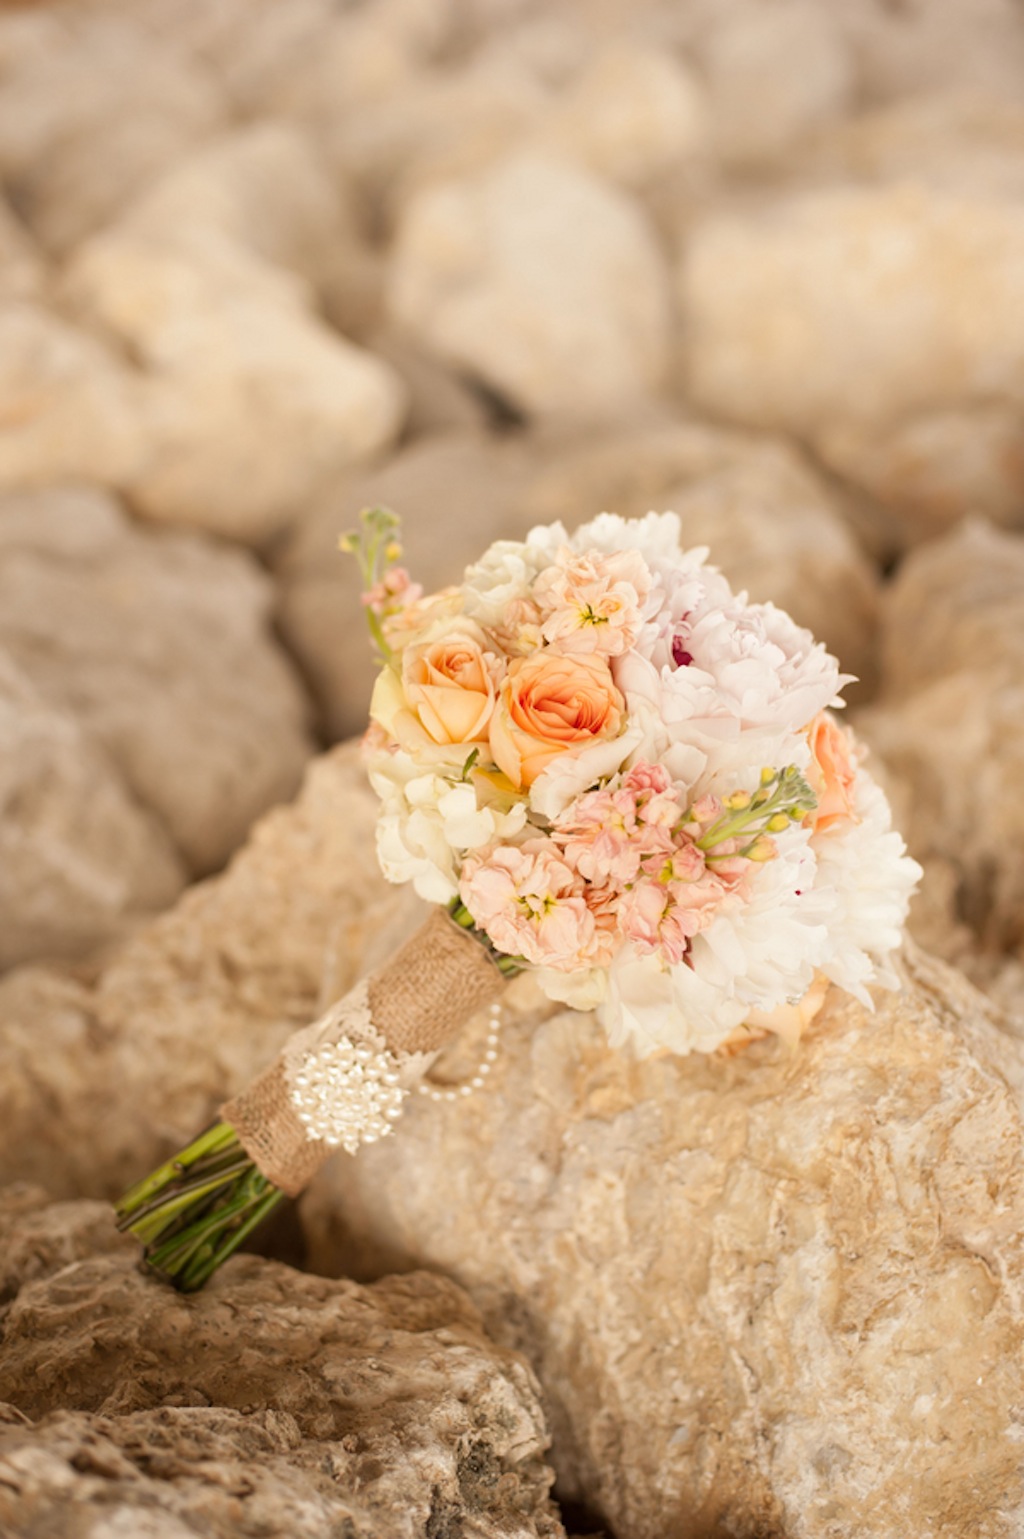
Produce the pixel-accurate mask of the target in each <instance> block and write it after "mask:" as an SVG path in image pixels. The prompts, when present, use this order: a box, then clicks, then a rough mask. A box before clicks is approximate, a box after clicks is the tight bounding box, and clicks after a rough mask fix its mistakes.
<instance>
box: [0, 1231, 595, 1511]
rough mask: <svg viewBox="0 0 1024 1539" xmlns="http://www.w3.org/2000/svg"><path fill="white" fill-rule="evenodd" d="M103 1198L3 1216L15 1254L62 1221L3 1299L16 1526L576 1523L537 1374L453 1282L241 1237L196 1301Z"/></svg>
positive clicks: (1, 1434)
mask: <svg viewBox="0 0 1024 1539" xmlns="http://www.w3.org/2000/svg"><path fill="white" fill-rule="evenodd" d="M18 1207H21V1209H22V1211H21V1212H18V1211H17V1208H18ZM98 1209H99V1205H98V1204H95V1203H74V1204H64V1205H61V1206H60V1207H51V1208H41V1209H39V1210H37V1211H30V1210H29V1211H26V1210H25V1208H24V1205H23V1202H21V1203H18V1204H17V1205H16V1206H15V1210H14V1211H13V1212H10V1211H9V1212H8V1213H6V1214H3V1215H2V1217H0V1223H2V1228H3V1230H4V1240H5V1244H4V1247H3V1249H4V1252H5V1253H8V1254H9V1251H10V1250H11V1249H13V1250H14V1251H15V1252H19V1251H20V1252H21V1253H22V1254H24V1252H25V1251H26V1250H27V1249H28V1247H30V1246H31V1245H32V1244H33V1243H37V1242H38V1240H39V1238H40V1231H41V1230H42V1233H43V1235H44V1236H45V1237H46V1240H47V1241H49V1233H48V1232H49V1231H52V1230H53V1229H55V1228H56V1229H58V1230H59V1231H63V1236H62V1237H63V1239H64V1244H63V1247H62V1249H63V1252H64V1254H63V1255H61V1253H60V1250H56V1253H54V1250H55V1248H54V1247H53V1246H52V1244H48V1249H49V1251H50V1254H49V1255H47V1257H46V1261H45V1262H44V1263H43V1265H42V1266H41V1265H39V1263H38V1262H37V1263H36V1264H35V1265H32V1264H31V1262H30V1264H29V1266H28V1268H27V1269H26V1270H27V1273H28V1275H27V1276H26V1277H25V1279H24V1280H23V1281H22V1283H21V1287H20V1290H19V1291H18V1292H17V1294H16V1297H14V1299H13V1300H12V1301H11V1302H10V1303H9V1304H8V1305H7V1308H6V1310H5V1322H4V1323H5V1332H4V1336H5V1340H4V1362H3V1366H2V1368H0V1401H2V1402H5V1404H4V1406H3V1410H2V1411H0V1526H2V1527H3V1529H4V1532H5V1533H9V1534H17V1535H18V1539H45V1536H47V1535H52V1534H55V1533H60V1534H61V1536H62V1539H115V1536H120V1539H127V1536H129V1535H130V1536H131V1539H190V1536H196V1539H198V1536H200V1535H201V1536H203V1539H234V1536H237V1535H240V1534H243V1533H244V1534H253V1535H254V1534H257V1533H258V1534H261V1535H280V1536H281V1539H284V1536H286V1535H287V1539H323V1536H324V1535H325V1534H328V1533H331V1534H338V1535H341V1534H351V1535H353V1536H354V1535H356V1534H358V1535H359V1536H360V1539H378V1536H379V1539H437V1536H439V1535H441V1534H444V1533H447V1534H456V1533H460V1534H461V1533H465V1534H469V1533H472V1534H474V1535H479V1536H480V1539H492V1536H493V1539H499V1536H500V1539H564V1532H565V1531H564V1529H563V1528H562V1525H561V1523H560V1522H559V1521H558V1517H557V1510H556V1508H555V1506H554V1504H553V1503H552V1501H551V1500H550V1497H549V1494H548V1493H549V1487H550V1484H551V1480H552V1474H551V1470H550V1468H549V1466H548V1465H547V1463H546V1462H545V1450H546V1446H547V1441H548V1439H547V1433H546V1428H545V1424H544V1416H543V1411H542V1409H541V1404H540V1398H539V1392H538V1386H537V1383H536V1380H535V1379H534V1378H533V1376H532V1374H531V1372H530V1370H529V1368H528V1367H527V1365H526V1364H525V1363H524V1362H523V1360H522V1359H521V1358H519V1357H517V1356H516V1355H514V1354H513V1353H511V1352H509V1351H508V1350H505V1349H502V1348H499V1347H496V1346H494V1344H493V1343H492V1342H490V1341H489V1340H488V1339H487V1338H486V1336H485V1335H484V1334H483V1331H482V1328H481V1324H480V1318H479V1315H478V1314H477V1312H476V1311H475V1309H474V1308H473V1306H472V1305H471V1303H470V1301H469V1300H468V1299H467V1298H466V1296H465V1294H464V1293H462V1292H461V1291H460V1290H459V1289H458V1288H456V1287H455V1286H454V1285H453V1284H452V1283H450V1282H447V1281H445V1280H444V1279H442V1278H440V1277H432V1276H430V1275H429V1274H427V1273H425V1272H417V1273H413V1274H412V1275H409V1276H405V1277H396V1278H388V1279H385V1280H383V1281H381V1282H379V1283H377V1284H376V1285H375V1286H374V1287H372V1288H363V1287H359V1286H358V1285H357V1284H355V1283H350V1282H340V1283H339V1282H327V1281H325V1280H324V1279H322V1278H317V1277H308V1276H303V1275H302V1274H300V1273H298V1272H294V1271H292V1270H291V1269H290V1268H288V1267H285V1266H282V1265H281V1264H280V1263H276V1262H271V1261H263V1260H259V1259H257V1258H255V1257H246V1258H244V1259H239V1260H236V1261H233V1262H232V1263H230V1264H229V1266H228V1268H227V1270H226V1271H225V1272H223V1273H222V1274H221V1275H220V1277H219V1278H218V1279H217V1282H216V1283H215V1285H214V1286H213V1287H212V1288H211V1289H210V1290H209V1291H208V1292H206V1293H204V1294H200V1295H198V1296H196V1297H192V1298H189V1299H184V1298H181V1297H178V1296H176V1295H174V1294H173V1293H171V1292H170V1291H169V1290H168V1289H167V1288H166V1287H164V1286H163V1285H161V1284H160V1283H158V1282H156V1281H155V1280H153V1279H151V1278H147V1277H144V1276H142V1275H140V1273H139V1271H138V1269H137V1267H136V1264H135V1258H134V1254H133V1251H134V1246H132V1245H130V1244H122V1245H121V1246H119V1247H118V1248H117V1249H113V1247H112V1246H111V1245H110V1244H109V1242H108V1243H106V1244H103V1243H102V1238H103V1237H102V1235H101V1234H100V1233H98V1231H100V1228H101V1212H100V1211H98ZM106 1222H107V1225H108V1229H109V1231H110V1232H112V1230H113V1226H112V1224H111V1222H110V1213H109V1210H107V1212H106ZM97 1239H100V1240H101V1243H100V1244H96V1241H97ZM93 1247H95V1249H94V1251H93V1254H90V1250H91V1249H93ZM100 1250H108V1251H112V1253H111V1254H108V1255H99V1254H96V1252H97V1251H100ZM69 1253H70V1254H71V1255H74V1256H75V1261H74V1264H72V1265H65V1266H64V1267H63V1269H61V1267H60V1263H61V1261H62V1260H63V1259H64V1256H67V1255H68V1254H69ZM76 1253H77V1254H76ZM8 1270H10V1263H9V1261H8ZM16 1270H17V1269H16ZM41 1272H42V1273H43V1275H39V1274H40V1273H41ZM183 1343H187V1345H186V1347H185V1350H183Z"/></svg>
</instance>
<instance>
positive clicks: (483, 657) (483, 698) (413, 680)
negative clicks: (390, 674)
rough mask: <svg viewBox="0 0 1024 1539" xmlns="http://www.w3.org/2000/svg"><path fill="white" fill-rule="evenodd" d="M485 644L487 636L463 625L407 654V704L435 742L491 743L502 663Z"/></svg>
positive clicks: (404, 674)
mask: <svg viewBox="0 0 1024 1539" xmlns="http://www.w3.org/2000/svg"><path fill="white" fill-rule="evenodd" d="M483 641H484V636H483V632H482V631H480V630H479V628H478V627H477V626H475V625H473V624H472V622H471V621H463V622H462V623H461V625H460V626H459V628H458V629H457V630H453V631H449V632H448V633H447V634H446V635H444V636H441V637H439V638H438V639H437V640H436V641H430V642H426V643H425V644H423V645H422V646H411V647H407V648H406V650H405V652H404V653H403V654H402V687H403V691H404V694H405V699H406V704H407V705H408V707H409V709H410V710H411V711H412V712H413V713H414V714H415V715H416V717H417V718H418V720H419V722H420V724H421V726H422V727H423V728H424V729H425V731H426V732H427V735H428V736H429V737H430V738H432V739H433V741H434V742H435V743H485V742H486V741H487V728H488V724H489V723H490V719H491V712H492V711H493V710H494V699H495V689H496V684H497V678H498V676H499V674H500V672H501V664H500V661H499V659H498V658H497V657H495V655H494V654H493V652H487V651H485V650H484V647H483V645H482V643H483Z"/></svg>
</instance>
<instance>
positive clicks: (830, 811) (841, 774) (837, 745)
mask: <svg viewBox="0 0 1024 1539" xmlns="http://www.w3.org/2000/svg"><path fill="white" fill-rule="evenodd" d="M807 741H808V743H809V744H810V747H811V763H810V768H809V769H808V771H807V780H808V783H809V785H810V787H811V790H812V791H813V792H814V794H815V795H816V796H817V798H818V806H817V810H816V811H814V812H812V813H811V822H812V823H813V825H814V828H815V829H816V830H820V829H823V828H831V827H832V824H833V823H840V822H842V820H843V819H844V818H852V817H854V810H853V809H854V804H855V797H854V785H855V783H856V780H857V770H856V768H855V766H854V763H853V758H852V754H851V746H852V745H851V743H850V739H849V738H848V737H847V735H846V733H845V732H844V731H843V729H842V727H840V726H839V724H838V723H837V722H836V721H835V720H834V719H833V718H832V717H831V716H829V714H828V712H827V711H819V712H818V714H817V716H816V717H815V718H814V720H813V721H812V722H811V725H810V726H809V727H808V728H807Z"/></svg>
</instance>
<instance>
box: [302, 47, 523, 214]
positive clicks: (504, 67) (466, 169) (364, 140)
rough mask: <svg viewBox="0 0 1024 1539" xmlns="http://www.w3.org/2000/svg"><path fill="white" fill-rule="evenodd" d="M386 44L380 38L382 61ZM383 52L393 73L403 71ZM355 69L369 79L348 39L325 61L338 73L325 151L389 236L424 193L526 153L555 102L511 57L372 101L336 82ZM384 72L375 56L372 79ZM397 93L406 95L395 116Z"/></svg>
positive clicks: (328, 106)
mask: <svg viewBox="0 0 1024 1539" xmlns="http://www.w3.org/2000/svg"><path fill="white" fill-rule="evenodd" d="M381 45H382V39H381V37H380V36H379V34H375V35H374V42H373V47H374V54H375V55H376V54H377V53H378V52H379V51H380V49H381ZM383 46H384V48H385V49H386V50H387V53H386V59H387V61H388V64H389V66H390V69H389V71H388V72H390V71H391V70H393V69H394V68H395V67H396V66H395V64H394V62H393V61H392V58H391V50H390V49H389V48H388V45H387V44H386V43H384V45H383ZM342 61H344V65H343V66H342ZM356 61H359V64H358V67H359V68H360V70H361V71H363V70H366V69H367V67H368V61H367V60H365V59H363V60H361V61H360V60H359V54H358V53H357V55H356V59H355V60H353V57H352V55H351V53H350V45H349V42H348V41H347V40H345V41H344V42H343V43H342V46H341V48H340V49H339V51H338V57H337V59H336V61H332V60H331V59H330V58H329V57H327V58H325V59H324V60H323V61H322V63H321V66H320V69H321V71H322V70H323V69H325V68H331V92H330V103H328V101H327V100H326V93H325V101H324V105H323V108H322V110H321V118H322V119H323V121H324V123H325V132H324V137H325V145H326V148H327V150H328V152H329V153H330V154H331V156H332V158H333V160H334V161H335V163H336V164H337V165H338V166H339V167H340V168H343V169H344V171H345V173H346V174H350V175H354V176H355V178H356V180H357V181H358V183H359V186H360V188H361V190H362V193H363V197H364V198H365V199H366V200H367V202H368V203H369V204H370V206H371V207H372V208H373V209H374V210H375V213H376V218H377V220H378V221H379V222H380V223H382V224H384V225H385V227H388V228H390V227H391V226H392V225H394V223H395V222H396V221H397V220H399V219H400V218H401V217H402V214H403V212H404V209H405V206H406V204H407V203H408V202H409V200H410V198H411V197H412V196H413V194H414V193H415V192H417V191H418V190H420V189H423V188H425V187H429V186H431V185H432V184H434V183H436V182H442V183H444V182H447V181H450V180H453V179H463V178H466V177H472V176H474V175H477V174H480V173H482V172H486V169H487V167H488V166H489V165H490V164H491V163H492V162H493V161H495V160H499V159H501V158H502V157H503V156H506V155H508V154H509V153H511V152H514V151H516V150H517V149H522V148H523V147H524V146H525V145H528V144H529V143H530V142H531V140H532V138H533V137H534V135H535V133H536V132H537V130H538V127H539V125H540V123H541V122H542V120H543V116H544V113H545V112H546V110H547V109H548V107H549V105H550V101H551V96H550V93H549V92H548V91H547V90H545V89H544V88H543V87H542V86H541V85H539V84H538V82H537V81H536V80H535V79H534V78H532V76H531V74H530V72H529V71H527V70H525V69H524V68H523V67H522V66H520V65H519V64H518V63H517V62H516V61H515V60H514V59H509V58H507V57H505V55H504V53H503V52H501V53H499V52H495V54H493V55H492V56H491V57H484V58H482V59H474V60H472V61H471V62H470V63H468V64H467V65H465V66H464V67H462V68H452V67H449V68H446V69H427V70H418V71H416V72H414V73H413V74H412V75H411V77H410V78H409V79H408V80H406V81H403V82H402V83H400V84H398V85H397V86H396V87H390V86H385V87H384V88H383V89H380V90H376V91H371V92H367V91H366V90H365V87H364V88H359V87H357V89H356V91H355V101H353V100H352V98H351V96H350V95H349V94H348V93H347V92H346V91H345V89H344V84H343V80H342V81H339V80H337V76H338V75H339V74H342V73H343V75H344V76H347V75H348V74H349V73H350V72H351V70H352V67H353V64H354V63H356ZM332 65H333V67H332ZM383 67H384V61H382V60H380V59H377V58H376V57H375V59H374V63H373V67H372V73H373V74H374V75H375V74H377V73H379V72H381V71H382V69H383ZM399 67H400V66H399ZM406 67H407V66H406ZM394 89H398V90H400V91H401V96H402V107H401V110H400V111H397V112H396V111H395V108H394V105H393V103H394V96H393V90H394ZM362 97H365V100H360V98H362Z"/></svg>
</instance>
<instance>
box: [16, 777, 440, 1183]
mask: <svg viewBox="0 0 1024 1539" xmlns="http://www.w3.org/2000/svg"><path fill="white" fill-rule="evenodd" d="M375 809H376V798H374V797H373V796H372V794H371V793H370V790H369V788H368V786H367V785H366V783H365V780H364V777H363V775H362V773H361V770H360V768H359V763H358V757H357V755H356V754H355V753H354V752H353V750H352V749H345V750H339V751H338V752H337V753H335V754H334V755H329V756H327V757H326V758H324V759H322V760H317V761H315V762H314V764H313V765H312V767H311V769H310V771H309V774H308V778H307V781H306V784H305V787H304V790H303V794H302V796H301V797H300V799H299V801H298V802H297V803H296V804H295V806H294V807H289V808H286V809H280V810H278V811H276V812H271V813H270V814H268V816H267V817H266V819H264V820H263V821H262V822H261V823H260V824H259V825H258V826H257V828H256V830H255V831H254V833H253V835H252V837H251V839H250V841H249V843H248V845H247V846H246V848H245V849H244V850H243V851H240V852H239V854H238V855H237V856H236V857H235V860H234V861H233V862H232V864H231V865H230V867H229V868H228V869H227V871H226V872H225V873H224V874H223V875H222V876H219V877H216V878H214V879H212V880H211V881H209V882H205V883H202V884H200V885H199V886H197V887H193V888H191V889H190V890H189V891H188V892H187V893H186V894H185V895H184V896H183V898H182V900H181V903H180V905H179V906H178V907H177V908H175V909H173V910H171V911H170V912H168V913H167V914H164V915H161V916H160V918H158V919H156V920H155V921H154V922H153V923H152V924H151V925H150V926H148V927H147V928H146V929H144V930H141V931H139V933H138V934H136V935H134V936H133V937H132V938H131V940H130V941H129V942H128V943H127V944H126V945H125V946H123V947H122V948H121V949H120V950H119V951H118V952H117V953H116V955H115V956H114V957H113V959H112V960H111V961H110V963H109V965H108V966H107V967H105V968H104V969H103V970H102V972H101V973H100V975H99V976H98V977H97V978H96V979H95V980H94V981H90V980H87V979H83V978H80V977H69V976H68V975H67V974H65V973H62V972H56V971H52V970H49V969H46V968H42V967H25V968H21V969H19V970H17V971H15V972H12V973H10V974H8V975H7V976H6V977H5V978H3V979H0V1020H2V1021H3V1032H2V1033H0V1127H2V1128H3V1136H2V1138H0V1179H2V1180H5V1181H9V1180H31V1181H35V1182H38V1183H40V1184H41V1185H45V1186H46V1187H47V1189H48V1190H49V1191H50V1192H51V1193H52V1194H53V1195H55V1196H72V1195H73V1196H78V1195H83V1194H84V1195H89V1196H95V1195H97V1194H98V1193H104V1194H106V1195H108V1196H115V1195H116V1194H117V1193H118V1192H120V1191H122V1190H124V1188H125V1187H127V1186H128V1185H129V1184H130V1183H132V1182H133V1181H135V1180H137V1179H138V1178H139V1176H140V1174H143V1173H144V1172H145V1171H146V1170H148V1169H150V1168H152V1166H153V1165H154V1164H155V1163H156V1162H157V1160H158V1159H160V1158H164V1157H166V1156H167V1155H168V1154H170V1153H171V1152H172V1151H173V1150H174V1149H175V1148H180V1147H181V1146H182V1145H183V1144H184V1143H186V1142H187V1141H188V1140H190V1139H191V1138H193V1137H194V1136H195V1134H196V1133H197V1132H198V1131H199V1130H200V1129H201V1128H202V1127H204V1126H205V1125H206V1124H207V1123H208V1122H210V1120H211V1118H212V1117H214V1116H215V1115H216V1108H217V1107H218V1106H219V1104H220V1103H221V1102H222V1101H223V1100H224V1099H225V1098H226V1096H227V1095H230V1094H233V1093H234V1092H235V1091H237V1090H240V1089H241V1088H242V1086H243V1085H244V1084H245V1083H247V1081H248V1080H249V1079H251V1078H252V1077H253V1074H254V1073H256V1072H258V1071H259V1069H261V1068H262V1067H264V1066H265V1065H266V1064H267V1063H269V1062H270V1060H271V1059H272V1058H273V1056H274V1054H275V1053H276V1052H277V1051H278V1049H279V1048H280V1047H281V1045H282V1044H283V1042H284V1040H285V1038H286V1037H287V1036H288V1034H289V1033H290V1032H291V1031H292V1030H294V1029H295V1028H296V1027H297V1026H299V1025H302V1024H305V1023H306V1022H307V1021H309V1020H311V1019H313V1018H314V1017H315V1016H316V1015H317V1014H318V1013H319V1011H320V1009H321V1007H322V1006H325V1005H326V1004H327V1003H329V1002H330V1001H331V1000H333V999H335V998H338V997H339V996H340V995H341V994H343V993H344V992H345V990H346V989H347V988H349V987H350V986H351V985H352V984H353V983H354V982H355V981H356V979H357V977H358V976H359V974H360V973H361V972H362V971H363V969H364V968H367V967H370V966H373V965H375V963H376V962H377V961H378V960H382V959H384V958H385V957H387V956H389V955H390V954H391V952H392V951H393V950H394V949H395V946H396V945H397V943H398V937H399V936H400V935H401V934H402V933H403V932H404V931H405V930H408V929H409V928H410V927H411V926H414V925H415V924H416V923H418V921H419V919H420V917H421V914H422V905H420V904H419V902H418V901H417V900H415V899H414V898H413V897H412V895H411V894H410V893H408V892H406V891H404V890H403V891H402V892H401V893H400V894H396V893H395V891H394V890H393V889H389V888H388V887H387V885H386V883H385V882H384V879H383V877H382V876H381V875H380V873H379V872H378V870H377V869H376V863H375V860H374V856H373V834H374V817H375ZM82 816H83V818H85V817H86V816H87V817H88V818H89V819H90V820H91V821H90V822H89V823H88V824H87V827H88V828H90V829H93V828H94V827H95V828H96V829H101V828H102V827H103V826H104V821H103V820H104V806H103V803H102V802H101V801H100V800H99V799H94V802H93V803H90V804H88V806H87V807H86V808H85V809H83V813H82ZM94 837H95V835H94ZM121 837H122V841H123V842H124V843H125V844H127V838H126V837H125V836H124V835H123V834H122V835H121ZM128 853H129V852H128V851H126V853H125V854H124V855H123V856H121V859H122V860H126V859H127V858H128ZM55 855H56V856H57V857H62V856H63V850H62V848H61V847H60V846H59V845H58V846H57V847H56V849H55ZM69 864H70V863H69V862H67V861H66V860H65V859H62V860H61V870H64V869H65V867H66V866H67V865H69ZM107 864H111V863H110V861H109V857H108V861H107ZM151 864H152V862H151V863H150V865H149V866H146V867H144V870H146V871H150V869H151ZM113 869H114V870H115V871H116V870H117V867H116V866H114V867H113ZM2 870H3V871H4V873H5V874H6V872H7V871H11V872H12V876H13V868H12V865H11V862H10V861H7V862H5V863H3V866H2ZM151 879H152V878H151ZM96 880H97V884H98V877H97V879H96ZM12 896H13V895H12ZM169 896H170V895H167V897H164V899H163V901H165V902H166V901H168V898H169ZM22 901H24V899H23V900H22ZM80 907H81V908H82V910H83V912H84V905H80ZM73 912H74V911H73ZM5 930H6V927H5ZM58 933H60V929H59V928H58ZM115 1097H116V1115H112V1114H111V1113H112V1110H113V1108H114V1104H115ZM83 1150H88V1159H85V1158H83Z"/></svg>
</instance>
